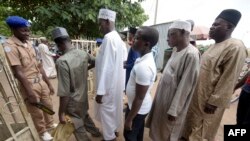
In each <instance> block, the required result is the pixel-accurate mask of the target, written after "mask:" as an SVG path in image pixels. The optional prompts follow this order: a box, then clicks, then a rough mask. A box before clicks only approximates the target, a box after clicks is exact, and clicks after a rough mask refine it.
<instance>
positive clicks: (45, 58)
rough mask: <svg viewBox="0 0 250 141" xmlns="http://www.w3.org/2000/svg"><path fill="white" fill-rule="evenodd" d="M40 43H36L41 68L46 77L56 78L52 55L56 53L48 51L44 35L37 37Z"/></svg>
mask: <svg viewBox="0 0 250 141" xmlns="http://www.w3.org/2000/svg"><path fill="white" fill-rule="evenodd" d="M39 39H40V41H41V43H40V44H39V45H38V50H39V53H40V54H41V58H42V62H43V69H44V70H45V73H46V75H47V77H48V78H56V68H55V63H54V60H53V58H52V56H56V54H54V53H52V52H50V51H49V48H48V45H47V44H48V41H47V39H46V38H45V37H41V38H39Z"/></svg>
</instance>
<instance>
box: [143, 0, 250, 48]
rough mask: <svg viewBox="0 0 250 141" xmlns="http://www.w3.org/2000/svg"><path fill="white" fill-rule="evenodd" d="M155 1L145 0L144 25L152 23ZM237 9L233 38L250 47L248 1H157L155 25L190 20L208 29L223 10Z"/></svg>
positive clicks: (249, 2) (249, 9)
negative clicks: (237, 20) (236, 23)
mask: <svg viewBox="0 0 250 141" xmlns="http://www.w3.org/2000/svg"><path fill="white" fill-rule="evenodd" d="M155 4H156V0H145V1H144V2H142V7H143V8H144V10H145V13H146V14H147V15H149V20H148V21H146V22H145V23H144V25H152V24H153V22H154V12H155ZM229 8H233V9H237V10H239V11H240V12H241V13H242V18H241V20H240V22H239V24H238V26H237V27H236V29H235V31H234V33H233V35H232V36H233V37H235V38H239V39H242V40H243V42H244V43H245V45H246V46H247V47H250V0H158V14H157V20H156V23H157V24H158V23H164V22H169V21H173V20H176V19H182V20H186V19H192V20H194V21H195V24H196V25H203V26H206V27H208V28H209V27H210V26H211V24H212V23H213V21H214V19H215V18H216V16H217V15H218V14H219V13H220V12H221V11H222V10H223V9H229Z"/></svg>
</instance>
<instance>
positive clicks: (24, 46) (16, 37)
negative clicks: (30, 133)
mask: <svg viewBox="0 0 250 141" xmlns="http://www.w3.org/2000/svg"><path fill="white" fill-rule="evenodd" d="M6 23H7V24H8V25H9V27H10V29H11V31H12V33H13V36H12V37H10V38H9V39H8V40H7V41H6V42H5V44H4V50H5V53H6V55H7V58H8V60H9V63H10V65H11V68H12V71H13V73H14V75H15V77H16V78H17V80H18V81H19V84H20V90H21V94H22V96H23V99H24V100H25V104H26V107H27V109H28V111H29V113H30V114H31V117H32V119H33V121H34V124H35V127H36V129H37V131H38V133H39V135H40V137H41V139H42V140H43V141H49V140H52V139H53V138H52V137H51V135H50V134H49V133H48V129H50V128H52V127H53V122H54V121H53V117H52V116H51V115H48V114H47V113H44V112H43V111H42V110H40V109H38V108H37V107H35V106H33V104H35V103H38V102H41V103H43V104H44V105H45V106H47V107H49V108H50V109H52V101H51V98H50V94H53V93H54V89H53V87H52V85H51V83H50V82H49V80H48V78H47V76H46V74H45V72H44V70H43V67H42V64H41V63H40V62H39V60H37V58H36V53H35V50H34V48H33V47H32V44H31V43H30V42H29V41H28V40H29V35H30V29H29V27H30V23H29V22H28V21H27V20H26V19H24V18H22V17H19V16H9V17H8V18H7V19H6Z"/></svg>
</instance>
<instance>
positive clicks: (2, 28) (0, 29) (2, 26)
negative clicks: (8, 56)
mask: <svg viewBox="0 0 250 141" xmlns="http://www.w3.org/2000/svg"><path fill="white" fill-rule="evenodd" d="M10 12H11V9H10V8H6V7H3V6H0V35H4V36H10V35H11V32H10V30H9V28H8V26H7V25H6V23H5V18H6V17H7V15H8V13H10Z"/></svg>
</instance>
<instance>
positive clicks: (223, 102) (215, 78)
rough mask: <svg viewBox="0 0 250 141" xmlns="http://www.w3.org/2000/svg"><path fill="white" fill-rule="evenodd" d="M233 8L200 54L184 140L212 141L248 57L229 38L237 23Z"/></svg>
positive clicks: (237, 14)
mask: <svg viewBox="0 0 250 141" xmlns="http://www.w3.org/2000/svg"><path fill="white" fill-rule="evenodd" d="M240 18H241V13H240V12H239V11H237V10H235V9H226V10H223V11H222V12H221V13H220V14H219V15H218V16H217V17H216V19H215V21H214V23H213V24H212V26H211V28H210V31H209V36H210V38H212V39H214V40H215V44H214V45H212V46H211V47H209V49H208V50H207V51H206V52H205V53H204V54H203V55H202V62H201V70H200V77H199V80H198V85H197V91H196V92H195V94H194V96H193V99H192V103H191V104H190V107H189V110H188V114H187V119H186V123H185V126H184V133H183V139H184V140H189V141H203V140H207V141H214V139H215V136H216V133H217V130H218V128H219V126H220V122H221V119H222V116H223V113H224V111H225V108H227V107H228V106H229V103H230V99H231V96H232V93H233V91H234V87H235V85H236V82H237V80H238V77H239V75H240V72H241V70H242V67H243V65H244V62H245V58H246V56H247V50H246V47H245V46H244V44H243V42H242V41H240V40H238V39H234V38H232V37H231V34H232V33H233V31H234V29H235V27H236V26H237V24H238V22H239V21H240Z"/></svg>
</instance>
